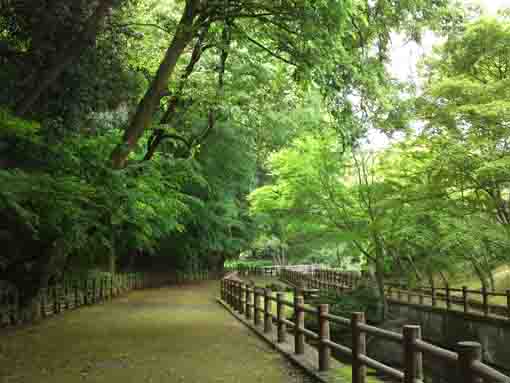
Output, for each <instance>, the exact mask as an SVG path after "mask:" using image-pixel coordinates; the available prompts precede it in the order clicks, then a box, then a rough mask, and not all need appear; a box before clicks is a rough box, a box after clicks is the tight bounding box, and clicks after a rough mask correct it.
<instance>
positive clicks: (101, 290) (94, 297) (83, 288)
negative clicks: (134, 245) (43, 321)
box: [0, 273, 147, 327]
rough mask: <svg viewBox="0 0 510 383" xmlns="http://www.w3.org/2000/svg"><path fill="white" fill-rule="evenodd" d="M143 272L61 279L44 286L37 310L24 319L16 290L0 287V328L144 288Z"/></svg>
mask: <svg viewBox="0 0 510 383" xmlns="http://www.w3.org/2000/svg"><path fill="white" fill-rule="evenodd" d="M146 283H147V281H146V277H145V274H141V273H122V274H115V275H114V276H113V277H112V276H108V277H100V278H87V279H73V280H64V281H63V282H62V283H60V284H57V285H54V286H50V287H47V288H43V289H41V290H40V292H39V295H38V296H37V298H36V303H35V308H36V312H32V313H31V317H30V318H27V315H26V314H24V312H23V308H22V306H21V301H22V297H21V296H20V294H19V293H18V291H17V290H16V289H13V288H10V289H4V290H0V327H7V326H14V325H18V324H22V323H23V322H25V321H26V322H29V321H33V320H34V319H37V318H40V317H42V318H46V317H48V316H51V315H56V314H60V313H62V312H64V311H67V310H72V309H76V308H78V307H81V306H85V305H92V304H95V303H99V302H104V301H106V300H110V299H113V298H114V297H116V296H119V295H121V294H123V293H125V292H127V291H130V290H134V289H141V288H144V287H145V285H146Z"/></svg>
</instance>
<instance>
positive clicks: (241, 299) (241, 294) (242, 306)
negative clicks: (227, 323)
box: [239, 282, 247, 314]
mask: <svg viewBox="0 0 510 383" xmlns="http://www.w3.org/2000/svg"><path fill="white" fill-rule="evenodd" d="M246 287H247V286H246V285H245V284H244V283H242V282H239V313H240V314H244V309H245V307H246V302H245V301H244V297H245V290H246Z"/></svg>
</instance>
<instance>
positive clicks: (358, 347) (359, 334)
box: [351, 312, 367, 383]
mask: <svg viewBox="0 0 510 383" xmlns="http://www.w3.org/2000/svg"><path fill="white" fill-rule="evenodd" d="M364 322H365V314H364V313H362V312H358V313H352V315H351V333H352V383H365V380H366V375H367V372H366V367H365V366H364V365H363V363H362V362H361V360H360V358H359V357H360V355H364V354H365V353H366V336H365V333H364V332H363V331H361V330H360V328H359V324H360V323H364Z"/></svg>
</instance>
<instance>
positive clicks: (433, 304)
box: [430, 285, 437, 307]
mask: <svg viewBox="0 0 510 383" xmlns="http://www.w3.org/2000/svg"><path fill="white" fill-rule="evenodd" d="M430 289H431V291H430V293H431V295H432V297H431V299H432V307H436V305H437V299H436V287H435V286H434V285H432V286H431V287H430Z"/></svg>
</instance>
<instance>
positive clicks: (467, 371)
mask: <svg viewBox="0 0 510 383" xmlns="http://www.w3.org/2000/svg"><path fill="white" fill-rule="evenodd" d="M457 352H458V353H459V364H458V367H459V379H460V380H459V382H462V383H481V382H482V379H480V378H478V377H477V376H476V374H475V373H474V371H473V368H472V365H473V362H477V361H481V359H482V346H481V345H480V343H476V342H459V343H457Z"/></svg>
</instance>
